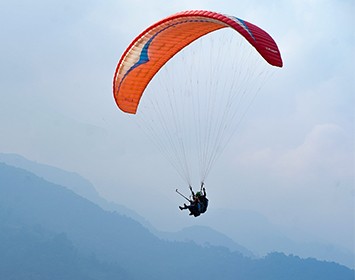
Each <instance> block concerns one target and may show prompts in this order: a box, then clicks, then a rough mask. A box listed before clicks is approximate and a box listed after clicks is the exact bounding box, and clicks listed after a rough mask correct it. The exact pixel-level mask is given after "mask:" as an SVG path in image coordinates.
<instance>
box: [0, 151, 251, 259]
mask: <svg viewBox="0 0 355 280" xmlns="http://www.w3.org/2000/svg"><path fill="white" fill-rule="evenodd" d="M0 162H4V163H6V164H8V165H11V166H15V167H19V168H22V169H25V170H27V171H30V172H31V173H34V174H35V175H37V176H38V177H41V178H43V179H45V180H47V181H49V182H52V183H55V184H57V185H61V186H64V187H66V188H68V189H70V190H72V191H73V192H75V193H76V194H78V195H80V196H82V197H84V198H86V199H88V200H90V201H92V202H94V203H95V204H97V205H99V206H100V207H101V208H103V209H105V210H109V211H116V212H118V213H119V214H121V215H125V216H127V217H129V218H132V219H134V220H135V221H137V222H139V223H140V224H142V225H143V226H145V227H146V228H147V229H149V231H150V232H152V233H154V234H155V235H156V236H158V237H159V238H161V239H166V240H170V241H184V240H189V241H194V242H196V243H198V244H201V245H206V244H207V243H209V245H214V246H224V247H227V248H229V249H231V250H233V251H239V252H240V253H242V254H243V255H245V256H252V253H251V252H250V251H249V250H248V249H246V248H245V247H243V246H241V245H239V244H237V243H236V242H235V241H233V240H232V239H230V238H229V237H227V236H225V235H224V234H223V233H221V232H218V231H215V230H213V229H211V228H208V227H206V226H204V227H195V228H187V229H185V230H182V231H180V232H177V233H172V232H169V233H168V232H162V231H159V230H157V229H156V228H154V227H153V226H152V225H151V224H150V223H149V222H148V221H147V220H146V219H145V218H144V217H142V216H140V215H138V214H137V213H136V212H135V211H133V210H131V209H129V208H127V207H126V206H124V205H120V204H117V203H114V202H108V201H106V200H105V199H104V198H102V197H101V196H100V195H99V193H98V192H97V191H96V189H95V187H94V186H93V185H92V184H91V183H90V182H89V181H88V180H86V179H85V178H83V177H81V176H80V175H78V174H76V173H74V172H68V171H65V170H62V169H60V168H56V167H53V166H48V165H45V164H41V163H37V162H33V161H30V160H28V159H26V158H24V157H23V156H20V155H17V154H5V153H0ZM191 231H194V234H191V233H192V232H191ZM198 231H201V232H198ZM201 233H203V235H201ZM206 235H208V237H207V238H208V239H207V240H208V242H207V240H206V239H204V238H201V236H206Z"/></svg>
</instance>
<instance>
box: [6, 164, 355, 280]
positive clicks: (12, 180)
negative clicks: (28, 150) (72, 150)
mask: <svg viewBox="0 0 355 280" xmlns="http://www.w3.org/2000/svg"><path fill="white" fill-rule="evenodd" d="M0 229H2V230H1V234H0V252H1V253H0V254H1V259H6V260H7V259H9V260H13V261H14V263H13V267H12V270H11V269H10V270H11V271H10V272H13V273H14V275H15V274H16V278H15V277H11V278H10V277H9V279H36V280H38V279H40V280H41V279H75V275H74V274H75V271H76V270H75V267H76V268H78V267H81V268H82V269H81V270H78V275H77V277H78V278H76V279H102V280H105V279H112V273H113V274H115V273H116V274H117V278H118V279H152V280H154V279H156V280H160V279H171V280H174V279H185V278H198V279H200V278H203V279H206V280H215V279H221V280H223V279H226V280H232V279H244V280H255V279H258V280H262V279H288V280H293V279H300V280H301V279H302V280H308V279H309V280H311V279H312V280H313V279H322V280H328V279H329V280H330V279H332V280H333V279H342V280H348V279H349V280H350V279H354V271H353V270H350V269H348V268H346V267H344V266H341V265H338V264H336V263H329V262H320V261H317V260H315V259H301V258H299V257H296V256H286V255H284V254H282V253H273V254H269V255H268V256H267V257H265V258H262V259H250V258H246V257H243V256H242V255H241V254H239V253H236V252H231V251H230V250H228V249H226V248H223V247H214V246H211V247H201V246H198V245H197V244H195V243H193V242H169V241H162V240H160V239H159V238H157V237H156V236H154V235H153V234H152V233H150V232H149V231H148V230H147V229H146V228H145V227H143V226H142V225H140V224H139V223H138V222H136V221H134V220H132V219H130V218H128V217H126V216H122V215H119V214H118V213H114V212H108V211H105V210H103V209H102V208H100V207H99V206H98V205H96V204H94V203H92V202H90V201H88V200H87V199H84V198H82V197H80V196H79V195H77V194H75V193H73V192H72V191H70V190H68V189H67V188H65V187H62V186H60V185H57V184H53V183H51V182H48V181H46V180H44V179H43V178H40V177H38V176H36V175H34V174H33V173H30V172H28V171H25V170H23V169H20V168H15V167H12V166H9V165H6V164H3V163H0ZM38 229H40V230H38ZM38 231H39V232H42V233H41V234H38ZM6 232H7V233H8V234H4V233H6ZM43 232H44V234H43ZM38 236H39V237H38ZM9 240H10V241H11V240H12V241H11V242H12V244H16V246H13V248H14V249H16V250H11V247H10V248H9V247H8V245H7V244H10V243H11V242H10V243H9ZM45 240H47V242H45ZM3 248H5V249H6V250H1V249H3ZM37 251H38V255H36V253H35V252H37ZM76 252H77V254H78V255H76ZM24 253H27V254H29V256H33V257H32V259H33V260H34V263H31V261H29V260H30V259H28V258H26V254H24ZM90 256H91V257H90ZM27 257H28V256H27ZM21 260H22V261H24V260H27V262H26V265H27V266H26V265H25V266H21V265H17V266H16V265H15V264H16V261H21ZM90 260H92V262H93V265H92V271H91V272H90V270H89V269H88V267H90V266H89V265H88V264H89V263H90ZM7 264H9V262H7ZM70 264H72V266H70ZM10 265H11V262H10ZM34 267H35V268H37V269H34ZM105 267H106V268H107V274H105V273H104V272H105V269H104V268H105ZM10 268H11V267H10ZM1 269H2V270H3V271H1ZM15 269H16V270H15ZM46 270H48V271H47V274H46V277H47V276H48V274H51V277H47V278H45V277H44V276H43V277H36V275H38V273H44V272H46ZM56 270H57V272H56ZM66 271H68V273H69V272H72V275H69V276H68V277H65V276H63V273H64V274H65V272H66ZM0 272H1V275H4V274H3V272H7V273H9V267H8V266H7V267H4V266H2V265H1V264H0ZM109 272H112V273H111V274H109ZM90 273H91V274H92V277H91V276H90V275H91V274H90ZM58 274H60V275H62V277H58V276H57V275H58ZM98 274H99V275H101V276H100V277H101V278H100V277H97V275H98ZM18 275H20V276H21V277H22V278H21V277H20V276H18ZM86 275H89V276H88V277H87V278H85V276H86ZM70 277H71V278H70ZM73 277H74V278H73ZM122 277H126V278H122Z"/></svg>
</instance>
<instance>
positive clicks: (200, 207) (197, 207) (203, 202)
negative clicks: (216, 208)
mask: <svg viewBox="0 0 355 280" xmlns="http://www.w3.org/2000/svg"><path fill="white" fill-rule="evenodd" d="M203 186H204V183H201V189H200V191H198V192H197V193H196V194H195V193H194V192H193V190H192V187H191V186H189V188H190V191H191V193H192V199H191V196H190V198H187V197H186V196H184V195H183V194H182V193H180V192H179V191H178V189H176V192H177V193H178V194H179V195H181V196H182V197H183V198H185V199H186V200H187V201H189V202H190V205H189V206H187V208H188V209H189V210H190V212H191V213H190V215H193V216H195V217H197V216H200V214H203V213H205V212H206V210H207V207H208V198H207V197H206V191H205V189H204V187H203ZM202 191H203V192H204V194H203V195H202ZM196 198H197V200H196Z"/></svg>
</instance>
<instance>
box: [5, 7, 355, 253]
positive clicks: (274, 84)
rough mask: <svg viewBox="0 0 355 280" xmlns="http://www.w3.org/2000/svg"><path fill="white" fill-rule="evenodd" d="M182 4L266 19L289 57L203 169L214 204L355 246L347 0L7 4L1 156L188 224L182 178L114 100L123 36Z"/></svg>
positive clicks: (172, 223)
mask: <svg viewBox="0 0 355 280" xmlns="http://www.w3.org/2000/svg"><path fill="white" fill-rule="evenodd" d="M189 9H203V10H213V11H218V12H222V13H225V14H229V15H235V16H237V17H239V18H242V19H245V20H247V21H249V22H252V23H255V24H257V25H259V26H261V27H262V28H263V29H265V30H266V31H267V32H268V33H269V34H271V35H272V37H273V38H274V39H275V40H276V42H277V43H278V46H279V49H280V51H281V53H282V58H283V61H284V67H283V68H282V69H279V71H276V72H275V74H274V75H273V77H272V79H271V81H270V83H268V84H267V85H266V86H265V87H264V88H263V92H262V94H261V95H260V96H259V97H258V98H257V100H256V101H255V102H254V104H253V107H252V109H251V110H250V111H249V113H248V115H247V118H246V119H245V121H244V123H243V125H242V127H241V129H240V131H239V134H238V135H236V137H235V138H233V139H232V142H231V143H230V145H229V147H228V149H227V150H226V152H225V153H224V154H223V156H222V157H221V158H220V160H219V161H218V163H217V164H216V166H215V168H214V169H213V171H212V172H211V174H210V177H209V179H208V182H206V184H207V185H206V186H207V189H208V194H209V196H210V199H211V201H213V204H211V207H213V208H216V209H217V208H228V209H235V210H238V209H246V210H251V211H255V212H258V213H261V214H262V215H264V216H266V217H267V218H268V219H269V220H270V221H271V222H272V223H274V224H277V225H281V226H284V227H293V228H295V229H298V230H302V231H305V232H307V233H308V234H309V235H312V236H314V237H315V238H316V239H318V240H325V241H329V242H332V243H334V244H338V245H342V246H344V247H346V248H348V249H352V250H353V251H355V250H354V239H353V236H354V223H355V222H354V173H355V165H354V157H355V154H354V153H355V152H354V143H355V142H354V140H355V139H354V129H355V126H354V105H355V102H354V93H355V90H354V89H355V87H354V78H355V76H354V73H355V71H354V70H355V69H354V62H355V61H354V47H353V46H354V26H355V25H354V20H353V19H352V18H353V14H354V13H355V9H354V1H345V0H344V1H341V0H333V1H330V0H329V1H326V0H324V1H317V0H313V1H311V0H309V1H302V0H292V1H267V2H266V1H260V0H259V1H258V0H254V1H244V3H243V2H242V1H231V0H230V1H207V0H205V1H191V0H189V1H181V0H179V1H177V0H173V1H163V0H152V1H145V0H132V1H122V0H118V1H117V0H116V1H111V0H108V1H90V0H89V1H81V0H79V1H71V0H70V1H69V0H62V1H54V0H53V1H51V0H47V1H44V0H32V1H25V0H22V1H4V0H2V1H0V25H1V29H0V38H1V44H0V65H1V66H0V97H1V102H0V152H6V153H18V154H21V155H23V156H25V157H27V158H28V159H31V160H35V161H38V162H40V163H45V164H50V165H53V166H56V167H60V168H63V169H66V170H69V171H73V172H77V173H79V174H80V175H82V176H84V177H85V178H87V179H89V180H90V181H91V182H92V183H93V184H94V185H95V187H96V188H97V190H98V192H99V193H100V194H101V195H102V196H104V197H105V198H107V199H108V200H112V201H116V202H118V203H122V204H125V205H126V206H127V207H129V208H132V209H134V210H136V211H137V212H138V213H140V214H141V215H143V216H145V217H146V218H147V219H148V220H150V221H151V222H152V223H153V225H155V226H157V227H158V228H160V229H167V230H175V229H179V228H181V227H182V226H184V225H190V224H193V223H195V221H194V220H192V219H191V218H190V217H188V216H187V215H186V213H184V214H182V213H180V211H179V210H178V208H177V205H178V204H179V203H182V200H181V198H180V197H178V196H177V195H176V194H175V193H174V191H175V188H176V187H179V188H180V189H181V190H183V191H184V192H187V186H185V185H182V184H183V181H181V179H180V177H179V176H178V175H177V174H176V172H175V170H174V169H172V168H171V167H170V166H169V165H168V164H167V163H166V161H165V159H164V158H163V157H162V156H161V155H160V154H159V153H158V152H157V151H156V150H155V148H154V146H152V145H151V144H150V142H149V141H148V140H147V139H146V138H144V134H142V133H141V132H140V131H139V129H137V126H136V125H134V124H132V122H131V121H130V119H128V118H127V117H126V116H125V115H124V114H123V113H122V112H120V111H119V110H118V109H117V107H116V105H115V102H114V100H113V96H112V78H113V74H114V70H115V67H116V64H117V62H118V60H119V58H120V56H121V54H122V53H123V51H124V50H125V48H126V47H127V45H128V44H129V43H130V42H131V40H132V39H133V38H134V37H135V36H136V35H138V34H139V33H140V32H141V31H143V30H144V29H145V28H146V27H147V26H148V25H150V24H152V23H154V22H155V21H157V20H159V19H161V18H163V17H166V16H168V15H170V14H173V13H175V12H178V11H181V10H189ZM152 162H154V164H152ZM201 221H202V222H201ZM201 221H199V222H201V223H203V219H202V220H201Z"/></svg>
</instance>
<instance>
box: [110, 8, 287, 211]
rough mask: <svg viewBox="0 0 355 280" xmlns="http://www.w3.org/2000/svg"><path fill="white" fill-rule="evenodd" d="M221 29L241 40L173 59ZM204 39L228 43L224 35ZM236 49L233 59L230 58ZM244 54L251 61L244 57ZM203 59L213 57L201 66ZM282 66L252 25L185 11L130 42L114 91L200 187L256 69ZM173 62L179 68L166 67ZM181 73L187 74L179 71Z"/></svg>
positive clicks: (247, 97)
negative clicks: (219, 38) (221, 39)
mask: <svg viewBox="0 0 355 280" xmlns="http://www.w3.org/2000/svg"><path fill="white" fill-rule="evenodd" d="M222 29H230V30H232V31H233V34H231V35H230V36H229V37H228V38H231V39H228V40H234V39H235V37H238V39H240V41H241V43H238V45H236V46H234V45H233V49H230V50H227V51H226V50H224V49H222V50H221V54H216V53H212V52H211V54H209V55H206V54H205V52H206V49H205V48H204V47H202V48H199V49H198V50H197V51H195V52H194V53H193V54H190V55H189V56H188V58H187V59H185V58H183V62H181V63H176V62H175V61H174V60H175V57H179V56H181V57H183V55H184V52H185V50H187V49H193V47H194V46H195V45H196V44H197V43H198V42H200V41H201V42H202V41H203V40H202V39H203V38H207V37H208V34H210V33H213V34H211V36H210V37H212V38H214V37H215V34H217V33H220V32H221V31H220V30H222ZM215 31H218V32H215ZM195 43H196V44H195ZM210 45H212V46H213V47H217V48H223V47H229V46H232V44H230V42H229V41H226V42H222V43H220V44H218V43H217V44H216V43H215V42H213V43H212V44H210ZM242 45H243V46H244V45H246V46H245V48H246V49H247V50H246V51H244V49H243V48H242ZM250 49H251V50H250ZM236 54H237V55H239V58H238V60H237V61H236V62H234V61H233V57H234V55H236ZM199 56H201V61H202V62H201V64H202V66H201V67H200V68H199V66H198V64H199V63H197V57H199ZM251 57H252V58H253V59H254V57H255V60H256V61H257V62H255V63H251V62H250V61H251V59H250V58H251ZM209 59H214V60H213V61H212V60H211V63H210V64H208V65H205V63H206V61H208V60H209ZM265 62H266V63H265ZM188 63H191V65H192V66H190V68H189V67H188V66H187V65H188ZM282 64H283V63H282V59H281V55H280V52H279V49H278V47H277V45H276V43H275V41H274V40H273V38H272V37H271V36H270V35H269V34H268V33H266V32H265V31H264V30H262V29H261V28H259V27H258V26H256V25H254V24H252V23H249V22H247V21H244V20H241V19H239V18H237V17H233V16H228V15H224V14H220V13H216V12H210V11H200V10H193V11H184V12H180V13H177V14H174V15H171V16H169V17H167V18H165V19H162V20H160V21H158V22H157V23H155V24H153V25H151V26H149V27H148V28H147V29H145V30H144V31H143V32H142V33H141V34H139V35H138V36H137V37H136V38H135V39H134V40H133V41H132V43H131V44H130V45H129V46H128V47H127V49H126V50H125V52H124V53H123V55H122V56H121V59H120V60H119V63H118V65H117V68H116V71H115V75H114V80H113V94H114V98H115V101H116V104H117V106H118V107H119V109H120V110H122V111H123V112H125V113H128V114H132V115H134V116H137V119H140V121H141V123H142V125H141V127H142V128H143V129H145V130H146V132H147V134H148V135H149V136H150V137H151V138H152V139H153V140H154V141H155V143H156V145H157V147H158V149H160V150H161V152H162V153H163V154H164V155H165V156H166V158H167V159H168V160H169V161H170V163H171V164H172V166H173V167H174V168H175V169H176V171H177V172H178V174H179V175H180V176H181V177H182V178H183V179H184V180H185V182H186V183H187V184H188V185H189V186H191V185H192V177H191V174H194V173H197V172H195V169H199V171H200V172H199V173H200V176H199V178H198V180H199V182H202V185H203V184H204V182H205V180H206V178H207V176H208V174H209V172H210V170H211V169H212V166H213V165H214V163H215V162H216V160H217V158H218V157H219V156H220V154H221V153H222V151H223V150H224V148H225V147H226V145H227V143H228V142H229V140H230V139H231V137H232V135H233V134H234V132H235V131H236V127H237V126H238V124H239V123H240V122H241V120H242V119H243V117H244V115H245V113H246V111H247V110H248V108H249V107H250V104H251V103H252V101H253V100H254V98H255V96H256V94H257V92H258V91H259V89H260V87H261V86H262V84H263V83H264V80H265V79H266V78H267V76H266V75H267V74H265V73H267V71H265V70H264V69H263V68H261V67H268V68H271V67H270V65H271V66H276V67H282ZM173 65H180V66H181V67H182V69H180V71H175V70H170V68H169V67H171V66H173ZM189 69H190V72H189ZM158 72H159V73H158ZM164 74H166V76H164ZM182 74H185V75H186V76H185V77H180V75H182ZM166 77H167V78H166ZM156 82H157V83H158V82H166V85H164V86H161V85H156V84H155V83H156ZM195 165H197V166H198V168H195ZM191 191H192V190H191ZM202 191H204V194H205V190H204V189H202ZM194 196H195V195H194ZM195 197H196V196H195ZM204 197H205V196H204ZM201 198H202V196H201ZM207 203H208V200H207V202H206V206H207ZM196 205H199V204H196ZM190 206H191V205H190ZM181 208H183V209H190V208H191V207H190V208H189V206H188V205H186V206H184V207H181ZM206 208H207V207H206ZM201 210H202V211H203V210H204V211H205V210H206V209H201ZM199 213H202V212H201V211H199Z"/></svg>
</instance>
